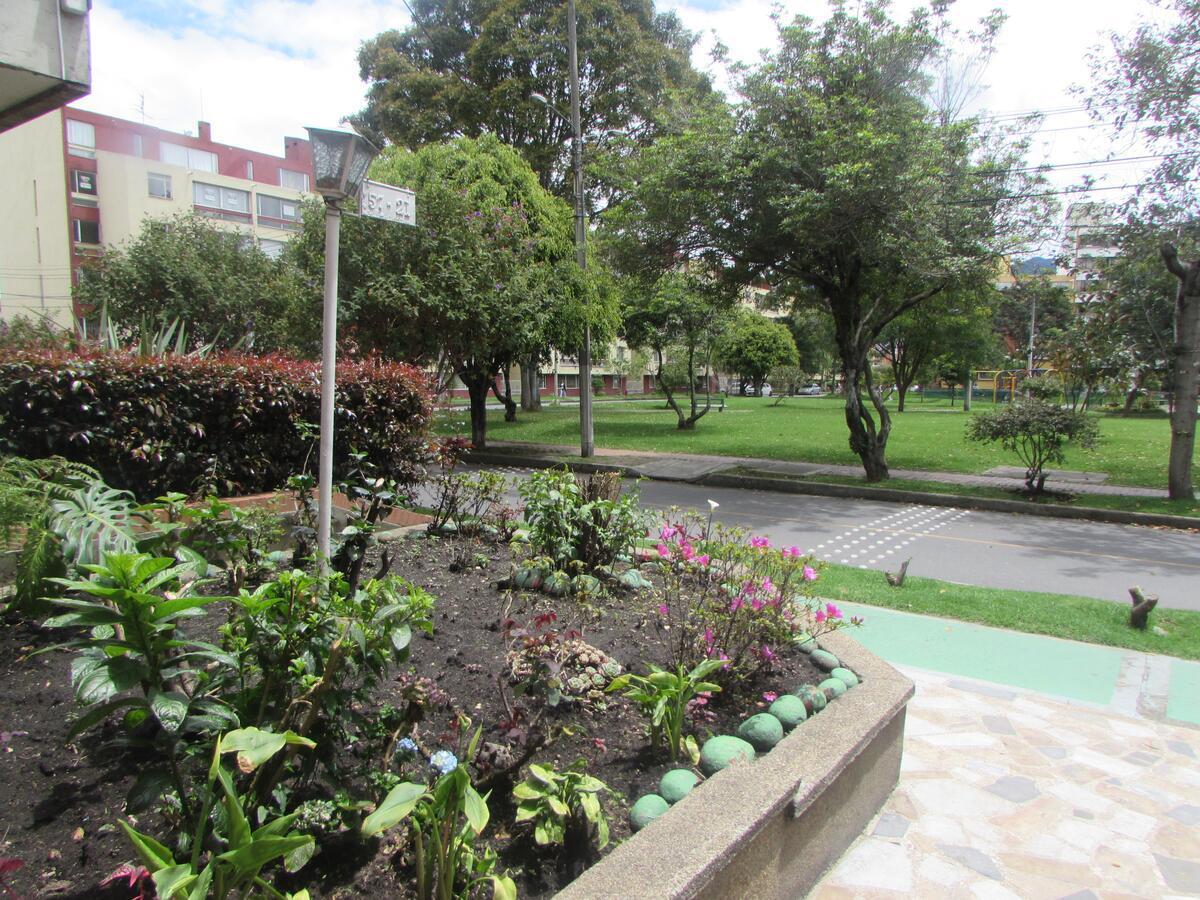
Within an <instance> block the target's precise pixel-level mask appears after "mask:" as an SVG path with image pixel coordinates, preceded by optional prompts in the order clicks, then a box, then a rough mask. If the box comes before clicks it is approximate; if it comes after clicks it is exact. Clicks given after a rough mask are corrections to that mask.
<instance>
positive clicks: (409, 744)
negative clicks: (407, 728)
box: [396, 738, 417, 756]
mask: <svg viewBox="0 0 1200 900" xmlns="http://www.w3.org/2000/svg"><path fill="white" fill-rule="evenodd" d="M396 755H397V756H416V755H417V745H416V742H415V741H413V739H412V738H400V740H398V741H397V742H396Z"/></svg>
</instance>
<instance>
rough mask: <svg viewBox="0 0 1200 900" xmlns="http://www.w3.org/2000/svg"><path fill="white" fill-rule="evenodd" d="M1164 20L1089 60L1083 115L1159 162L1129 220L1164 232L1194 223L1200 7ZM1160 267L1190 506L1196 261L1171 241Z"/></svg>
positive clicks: (1191, 0) (1166, 0)
mask: <svg viewBox="0 0 1200 900" xmlns="http://www.w3.org/2000/svg"><path fill="white" fill-rule="evenodd" d="M1156 5H1158V6H1160V7H1162V8H1165V9H1166V10H1168V11H1169V13H1170V16H1169V18H1168V20H1167V21H1166V22H1163V23H1161V24H1160V23H1149V22H1143V23H1142V24H1140V25H1139V26H1138V27H1137V28H1136V29H1135V30H1134V31H1133V33H1132V34H1129V35H1126V36H1120V35H1113V36H1112V40H1111V49H1110V50H1101V49H1098V50H1096V51H1095V52H1093V53H1092V54H1091V56H1090V63H1091V67H1092V76H1093V79H1092V86H1091V88H1090V90H1089V91H1088V96H1087V100H1088V105H1089V107H1090V108H1091V110H1092V111H1093V113H1094V114H1095V115H1096V116H1097V117H1103V118H1104V119H1105V120H1106V121H1111V122H1112V123H1113V128H1114V130H1115V132H1116V133H1117V134H1118V135H1119V134H1122V133H1125V132H1128V131H1129V130H1131V129H1134V128H1136V129H1137V132H1138V133H1139V134H1140V135H1141V136H1142V137H1143V138H1144V139H1146V140H1147V141H1148V142H1149V144H1150V145H1151V146H1152V148H1153V149H1154V150H1156V151H1157V152H1158V153H1159V154H1161V159H1160V162H1159V163H1158V165H1157V167H1156V168H1155V170H1154V172H1153V174H1152V175H1151V177H1150V178H1149V180H1148V182H1147V187H1146V188H1144V189H1143V190H1142V191H1141V192H1140V193H1139V195H1138V196H1137V197H1136V198H1134V199H1133V200H1132V201H1131V202H1130V203H1129V205H1128V207H1127V210H1128V211H1129V212H1130V213H1131V215H1132V214H1136V217H1137V218H1138V219H1140V220H1141V221H1142V222H1143V223H1146V224H1151V225H1154V226H1158V227H1161V228H1164V229H1167V230H1171V229H1173V228H1177V227H1180V225H1181V223H1183V227H1190V223H1192V222H1194V221H1195V220H1196V218H1197V212H1198V211H1200V210H1198V208H1197V197H1196V193H1195V191H1194V190H1193V183H1194V182H1195V180H1196V178H1197V173H1198V172H1200V103H1198V102H1197V98H1198V97H1200V0H1156ZM1160 252H1161V257H1162V261H1163V263H1164V265H1165V266H1166V269H1167V271H1168V272H1169V273H1170V274H1171V275H1173V276H1174V277H1175V278H1176V279H1177V280H1178V282H1179V284H1178V286H1177V290H1176V296H1175V327H1174V340H1173V344H1172V348H1171V358H1172V379H1171V381H1172V386H1173V388H1174V392H1175V398H1174V399H1175V402H1174V405H1173V408H1172V412H1171V449H1170V455H1169V463H1168V472H1167V492H1168V495H1169V496H1170V497H1171V499H1173V500H1191V499H1194V497H1195V492H1194V488H1193V481H1192V479H1193V472H1192V460H1193V457H1194V454H1195V447H1196V403H1197V399H1198V393H1200V258H1193V259H1192V260H1191V261H1190V262H1185V261H1183V260H1182V259H1181V258H1180V254H1179V249H1178V247H1177V245H1176V242H1175V241H1173V240H1170V239H1168V240H1165V241H1164V242H1163V244H1162V246H1161V250H1160Z"/></svg>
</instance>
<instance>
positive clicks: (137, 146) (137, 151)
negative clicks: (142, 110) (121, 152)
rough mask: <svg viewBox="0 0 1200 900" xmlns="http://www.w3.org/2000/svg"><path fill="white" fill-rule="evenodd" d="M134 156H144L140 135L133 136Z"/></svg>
mask: <svg viewBox="0 0 1200 900" xmlns="http://www.w3.org/2000/svg"><path fill="white" fill-rule="evenodd" d="M133 155H134V156H141V155H142V136H141V135H140V134H135V135H134V136H133Z"/></svg>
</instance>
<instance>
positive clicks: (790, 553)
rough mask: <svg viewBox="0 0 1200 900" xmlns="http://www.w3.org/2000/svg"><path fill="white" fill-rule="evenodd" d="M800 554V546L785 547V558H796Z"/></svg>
mask: <svg viewBox="0 0 1200 900" xmlns="http://www.w3.org/2000/svg"><path fill="white" fill-rule="evenodd" d="M799 555H800V548H799V547H784V548H783V556H784V558H785V559H794V558H796V557H797V556H799Z"/></svg>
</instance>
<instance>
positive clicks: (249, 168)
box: [246, 159, 254, 181]
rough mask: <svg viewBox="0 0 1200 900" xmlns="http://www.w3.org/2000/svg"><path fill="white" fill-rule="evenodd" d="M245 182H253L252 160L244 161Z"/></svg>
mask: <svg viewBox="0 0 1200 900" xmlns="http://www.w3.org/2000/svg"><path fill="white" fill-rule="evenodd" d="M246 180H247V181H253V180H254V160H252V159H248V160H246Z"/></svg>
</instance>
